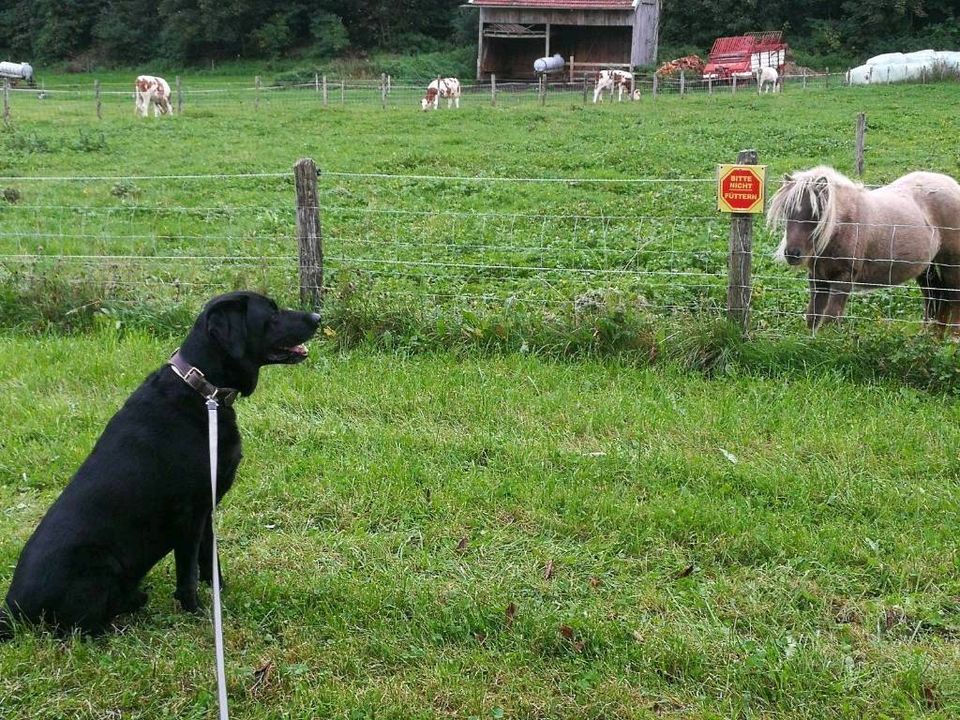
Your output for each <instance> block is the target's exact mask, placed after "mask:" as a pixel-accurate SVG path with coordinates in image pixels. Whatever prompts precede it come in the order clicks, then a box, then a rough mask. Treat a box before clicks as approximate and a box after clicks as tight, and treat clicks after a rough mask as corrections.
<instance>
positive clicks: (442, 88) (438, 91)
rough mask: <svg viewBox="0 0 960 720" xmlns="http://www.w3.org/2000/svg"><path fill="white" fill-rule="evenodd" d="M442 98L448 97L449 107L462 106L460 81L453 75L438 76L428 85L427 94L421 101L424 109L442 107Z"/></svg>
mask: <svg viewBox="0 0 960 720" xmlns="http://www.w3.org/2000/svg"><path fill="white" fill-rule="evenodd" d="M440 98H446V99H447V107H448V108H449V107H453V106H454V105H456V106H457V107H460V81H459V80H457V79H456V78H453V77H448V78H438V79H436V80H433V81H432V82H431V83H430V84H429V85H427V94H426V95H424V96H423V99H422V100H421V101H420V107H421V108H422V109H423V110H429V109H430V108H433V109H434V110H436V109H437V108H439V107H440Z"/></svg>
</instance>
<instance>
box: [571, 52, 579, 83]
mask: <svg viewBox="0 0 960 720" xmlns="http://www.w3.org/2000/svg"><path fill="white" fill-rule="evenodd" d="M576 57H577V56H576V55H571V56H570V84H571V85H573V65H574V59H575V58H576Z"/></svg>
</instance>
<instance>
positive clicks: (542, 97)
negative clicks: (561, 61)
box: [539, 73, 547, 105]
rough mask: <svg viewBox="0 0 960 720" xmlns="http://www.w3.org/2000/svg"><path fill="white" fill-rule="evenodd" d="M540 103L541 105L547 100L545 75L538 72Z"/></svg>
mask: <svg viewBox="0 0 960 720" xmlns="http://www.w3.org/2000/svg"><path fill="white" fill-rule="evenodd" d="M539 93H540V98H539V99H540V104H541V105H543V104H544V103H546V101H547V76H546V74H545V73H540V89H539Z"/></svg>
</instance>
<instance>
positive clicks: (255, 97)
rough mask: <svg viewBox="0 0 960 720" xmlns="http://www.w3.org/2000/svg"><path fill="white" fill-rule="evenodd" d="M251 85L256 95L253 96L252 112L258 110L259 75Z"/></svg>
mask: <svg viewBox="0 0 960 720" xmlns="http://www.w3.org/2000/svg"><path fill="white" fill-rule="evenodd" d="M253 85H254V87H255V88H256V95H255V96H254V99H253V108H254V110H259V109H260V76H259V75H257V76H256V77H255V78H254V79H253Z"/></svg>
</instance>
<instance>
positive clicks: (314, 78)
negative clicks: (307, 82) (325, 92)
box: [313, 73, 320, 95]
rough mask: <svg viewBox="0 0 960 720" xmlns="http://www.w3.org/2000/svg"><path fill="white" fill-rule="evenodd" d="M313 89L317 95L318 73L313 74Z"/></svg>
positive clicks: (318, 88)
mask: <svg viewBox="0 0 960 720" xmlns="http://www.w3.org/2000/svg"><path fill="white" fill-rule="evenodd" d="M313 90H314V92H316V93H317V95H319V94H320V73H314V74H313Z"/></svg>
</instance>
